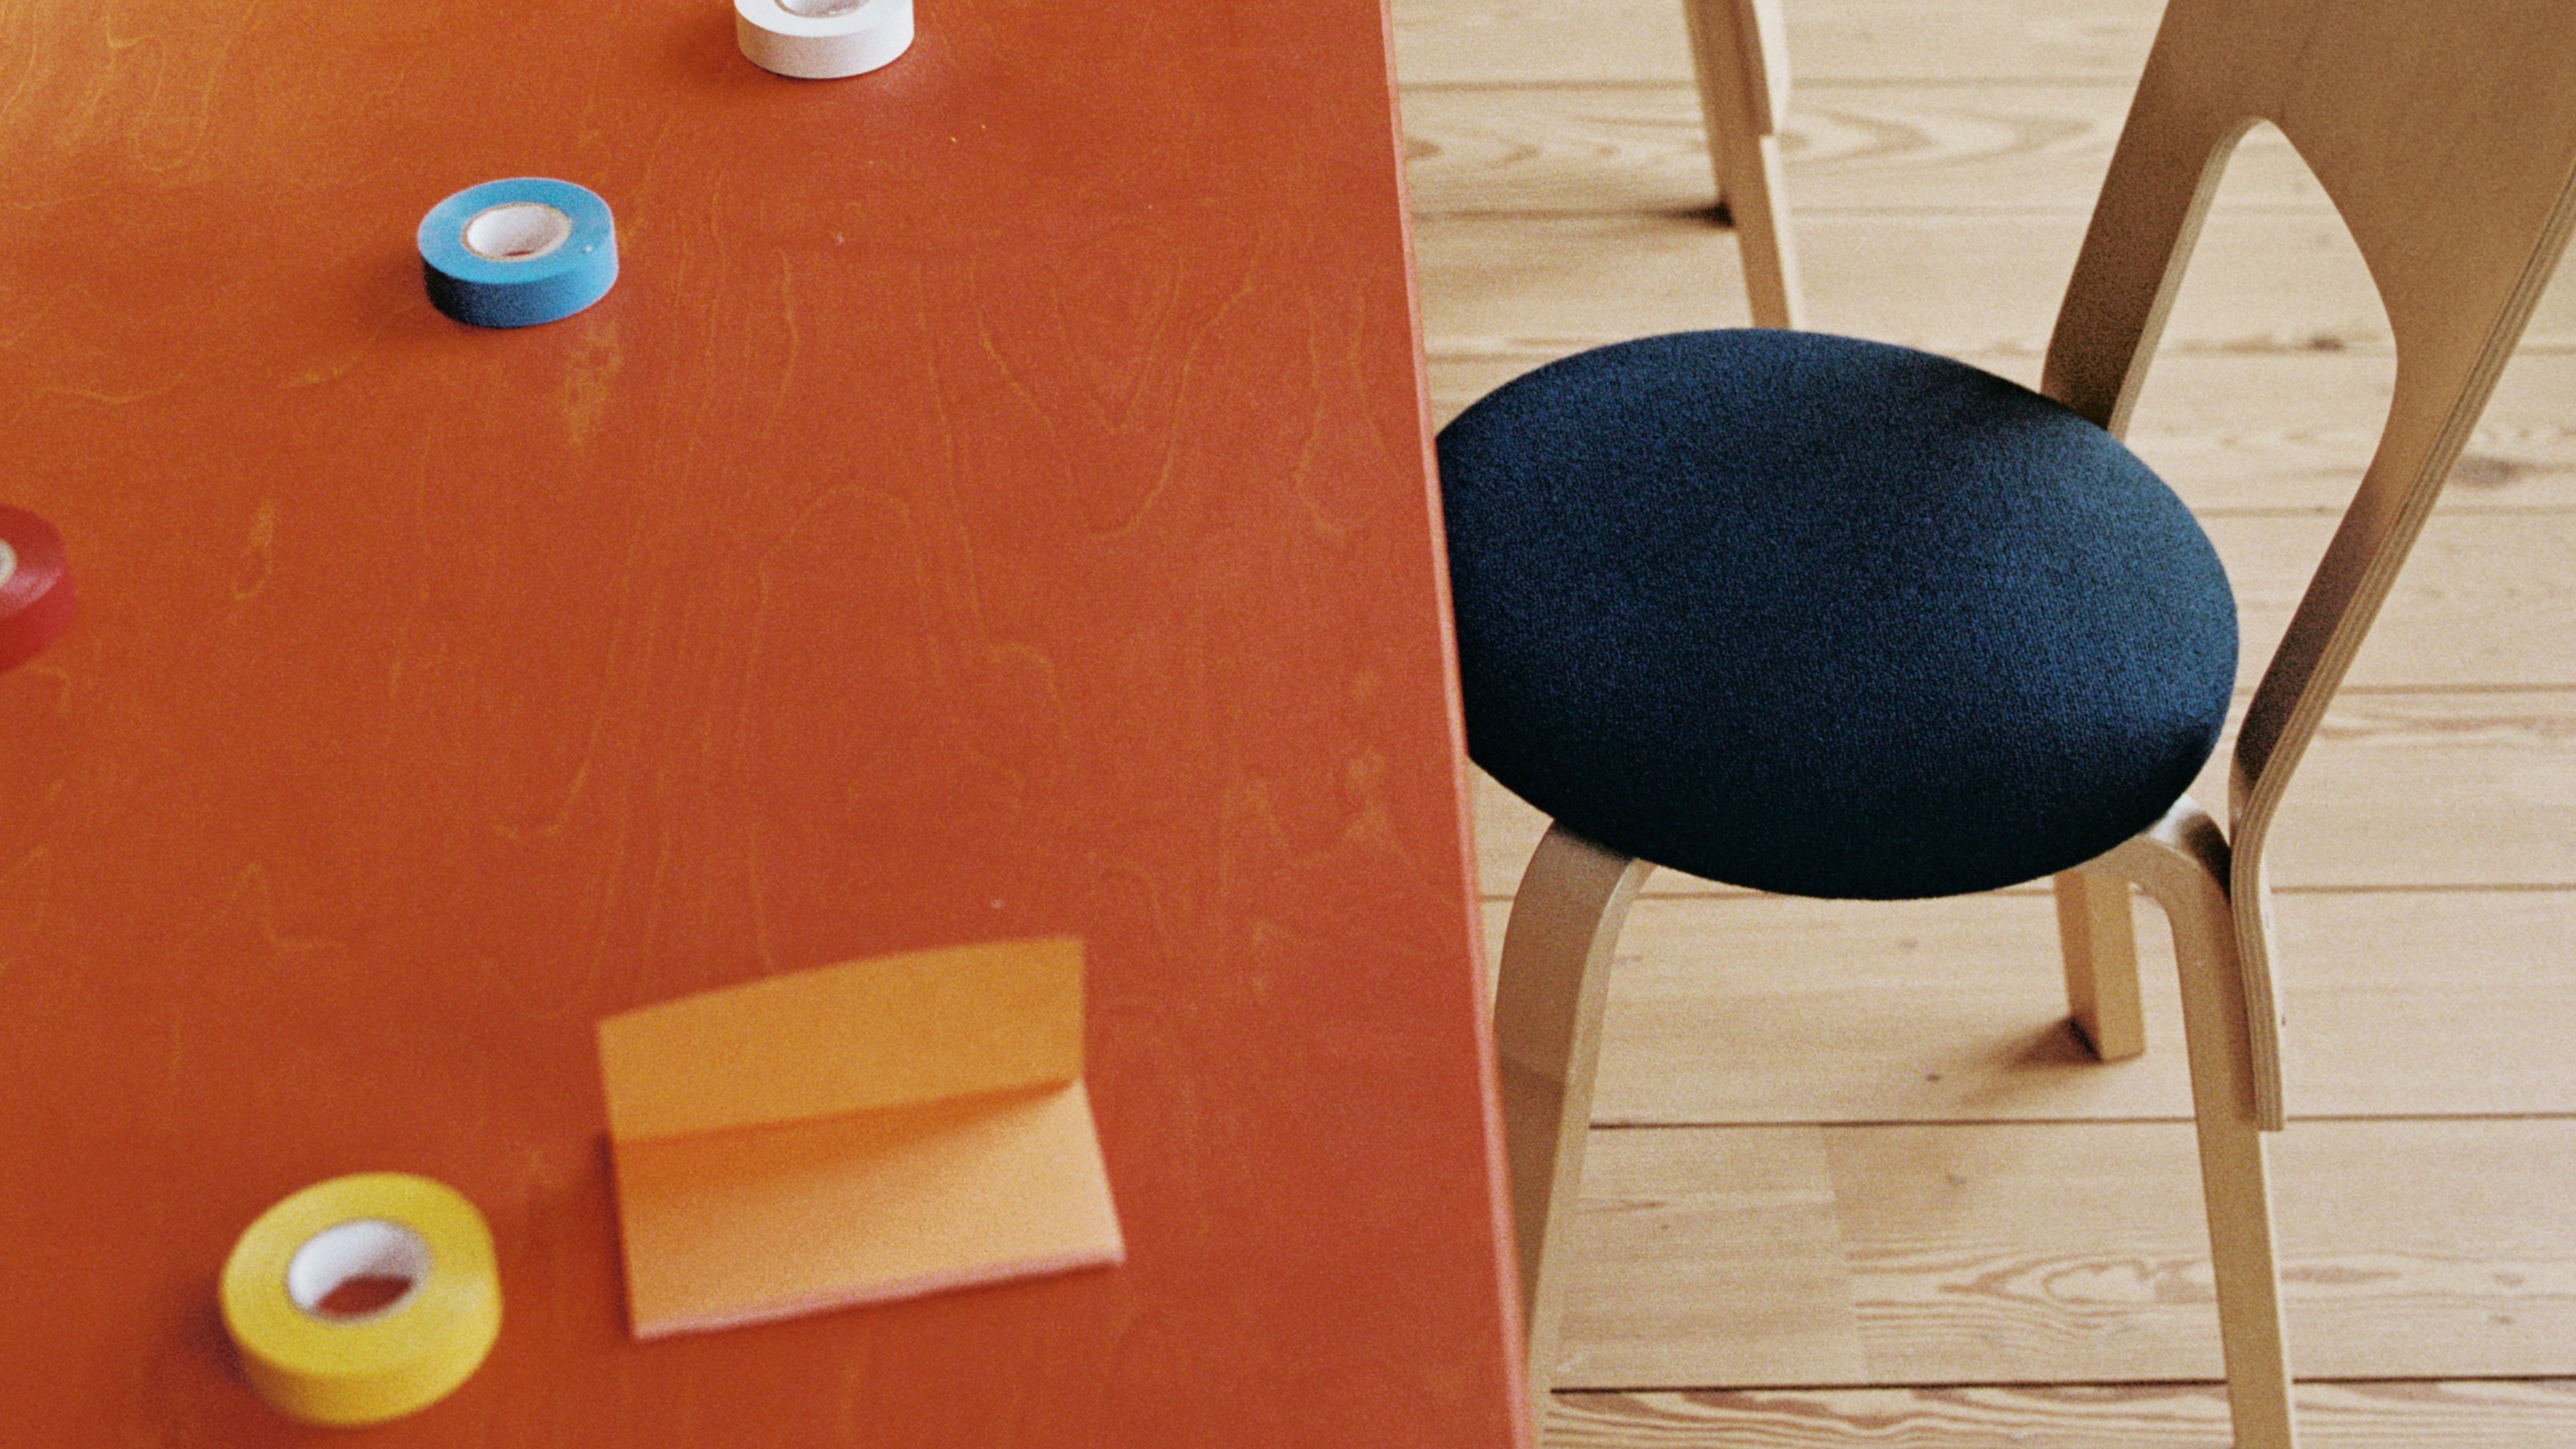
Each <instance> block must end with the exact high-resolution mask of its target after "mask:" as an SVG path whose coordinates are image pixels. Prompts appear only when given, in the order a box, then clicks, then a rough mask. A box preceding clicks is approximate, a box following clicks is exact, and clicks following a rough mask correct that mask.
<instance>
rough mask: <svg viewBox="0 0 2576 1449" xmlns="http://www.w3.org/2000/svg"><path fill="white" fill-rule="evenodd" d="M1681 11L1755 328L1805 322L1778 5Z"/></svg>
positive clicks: (1714, 0)
mask: <svg viewBox="0 0 2576 1449" xmlns="http://www.w3.org/2000/svg"><path fill="white" fill-rule="evenodd" d="M1682 15H1683V17H1684V18H1685V19H1686V20H1688V21H1689V22H1690V41H1691V62H1692V69H1693V70H1694V71H1695V72H1696V73H1697V75H1698V77H1699V107H1700V118H1701V120H1702V121H1703V122H1704V123H1705V124H1706V125H1707V128H1708V161H1709V168H1710V169H1711V170H1712V171H1714V172H1716V173H1717V197H1718V200H1719V201H1721V202H1723V203H1725V205H1726V209H1727V212H1728V214H1729V215H1730V216H1732V217H1733V218H1734V221H1735V237H1736V242H1737V244H1738V245H1740V246H1741V247H1742V248H1743V250H1744V290H1745V293H1746V296H1747V297H1748V298H1749V299H1750V300H1751V302H1752V303H1753V325H1754V326H1756V327H1800V326H1804V325H1805V316H1806V303H1805V301H1804V300H1802V298H1801V297H1800V294H1799V289H1798V253H1797V248H1796V246H1795V243H1794V240H1793V238H1792V237H1791V236H1790V233H1789V215H1788V211H1787V209H1786V206H1787V203H1786V201H1785V200H1784V199H1783V194H1782V189H1781V185H1780V134H1779V133H1780V118H1781V117H1782V115H1784V114H1785V113H1786V112H1787V111H1788V109H1789V46H1788V38H1787V24H1786V22H1785V21H1783V20H1782V18H1781V14H1780V0H1682Z"/></svg>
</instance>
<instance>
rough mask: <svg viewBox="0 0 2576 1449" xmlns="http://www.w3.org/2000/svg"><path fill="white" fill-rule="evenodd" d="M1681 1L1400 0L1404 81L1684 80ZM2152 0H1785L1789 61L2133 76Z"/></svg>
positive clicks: (1955, 71) (1871, 77)
mask: <svg viewBox="0 0 2576 1449" xmlns="http://www.w3.org/2000/svg"><path fill="white" fill-rule="evenodd" d="M1677 4H1678V0H1399V3H1398V4H1396V6H1395V7H1394V8H1395V41H1396V70H1397V73H1398V74H1400V75H1402V76H1403V77H1404V80H1405V83H1406V84H1407V85H1409V86H1428V85H1458V84H1475V85H1491V84H1496V83H1506V82H1510V83H1554V82H1575V83H1584V84H1598V83H1601V82H1618V83H1631V82H1639V81H1663V82H1687V81H1688V80H1689V79H1690V52H1689V51H1687V50H1686V49H1684V48H1683V44H1684V41H1683V34H1682V21H1681V13H1680V11H1679V10H1678V9H1677V8H1676V5H1677ZM2162 10H2163V7H2162V6H2161V5H2159V4H2158V3H2157V0H2090V3H2087V4H2085V5H2082V6H2080V7H2079V6H2073V5H2068V4H2066V3H2063V0H1914V3H1909V4H1903V5H1894V4H1889V3H1887V0H1792V3H1791V4H1790V5H1789V6H1788V7H1787V11H1788V20H1789V37H1788V38H1789V70H1790V74H1791V75H1792V76H1794V77H1796V78H1797V79H1798V80H1799V81H1800V82H1802V83H1804V82H1813V81H1834V80H1863V81H1887V80H1927V79H1928V80H1959V81H1964V80H1992V79H2004V80H2025V81H2038V82H2064V81H2115V82H2120V83H2124V84H2131V85H2134V84H2136V82H2137V78H2138V73H2139V71H2140V69H2141V68H2142V67H2144V66H2145V64H2146V59H2147V46H2148V44H2149V43H2150V42H2151V41H2152V40H2153V39H2154V38H2155V26H2156V19H2157V17H2158V16H2159V15H2160V14H2161V13H2162Z"/></svg>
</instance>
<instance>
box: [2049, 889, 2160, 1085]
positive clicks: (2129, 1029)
mask: <svg viewBox="0 0 2576 1449" xmlns="http://www.w3.org/2000/svg"><path fill="white" fill-rule="evenodd" d="M2057 938H2058V943H2059V945H2060V946H2061V947H2062V948H2063V949H2064V953H2065V957H2066V1004H2067V1007H2068V1009H2069V1011H2070V1012H2071V1013H2072V1015H2073V1016H2074V1019H2075V1030H2076V1031H2077V1032H2078V1033H2079V1034H2080V1035H2082V1036H2083V1038H2084V1044H2085V1045H2086V1046H2088V1047H2091V1048H2092V1049H2093V1055H2095V1056H2097V1057H2099V1058H2101V1059H2102V1060H2103V1061H2106V1062H2117V1061H2126V1060H2127V1059H2129V1058H2130V1057H2134V1056H2137V1055H2139V1054H2140V1053H2142V1052H2144V1051H2145V1050H2146V1049H2147V1021H2146V1012H2145V1010H2144V1008H2143V1007H2141V1006H2140V1004H2139V1000H2138V933H2137V928H2136V926H2135V925H2134V924H2133V923H2132V922H2131V920H2130V916H2129V883H2128V882H2127V881H2125V880H2122V879H2120V878H2119V877H2118V876H2114V875H2107V874H2104V873H2103V872H2100V871H2081V870H2070V871H2067V872H2065V873H2064V874H2062V875H2060V876H2059V877H2058V878H2057Z"/></svg>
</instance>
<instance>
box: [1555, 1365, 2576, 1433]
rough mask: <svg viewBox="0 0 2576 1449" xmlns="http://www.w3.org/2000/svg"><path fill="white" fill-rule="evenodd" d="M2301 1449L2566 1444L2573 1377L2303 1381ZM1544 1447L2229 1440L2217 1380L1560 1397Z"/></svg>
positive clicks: (2574, 1396) (2573, 1425)
mask: <svg viewBox="0 0 2576 1449" xmlns="http://www.w3.org/2000/svg"><path fill="white" fill-rule="evenodd" d="M2298 1405H2299V1432H2300V1441H2299V1442H2301V1443H2302V1444H2305V1445H2308V1446H2310V1449H2423V1446H2425V1445H2431V1444H2438V1445H2442V1446H2445V1449H2566V1446H2567V1445H2570V1444H2576V1382H2569V1381H2566V1380H2531V1381H2522V1382H2476V1381H2471V1382H2465V1383H2440V1382H2397V1383H2349V1384H2324V1383H2307V1384H2301V1385H2299V1386H2298ZM1547 1442H1548V1444H1549V1445H1551V1446H1553V1449H1864V1446H1866V1449H2226V1446H2227V1444H2228V1442H2229V1434H2228V1429H2227V1404H2226V1399H2225V1397H2224V1395H2223V1394H2222V1393H2221V1391H2220V1390H2219V1389H2217V1388H2216V1387H2214V1386H2212V1387H2164V1386H2157V1387H2126V1388H2102V1387H2093V1386H2080V1387H2063V1388H2060V1387H2041V1388H1956V1389H1844V1390H1830V1389H1827V1390H1803V1391H1795V1390H1789V1391H1784V1390H1761V1389H1755V1390H1742V1391H1735V1392H1716V1393H1697V1394H1672V1393H1660V1394H1659V1393H1641V1394H1563V1395H1559V1396H1558V1398H1557V1400H1556V1404H1555V1410H1554V1412H1553V1414H1551V1416H1550V1418H1549V1421H1548V1426H1547Z"/></svg>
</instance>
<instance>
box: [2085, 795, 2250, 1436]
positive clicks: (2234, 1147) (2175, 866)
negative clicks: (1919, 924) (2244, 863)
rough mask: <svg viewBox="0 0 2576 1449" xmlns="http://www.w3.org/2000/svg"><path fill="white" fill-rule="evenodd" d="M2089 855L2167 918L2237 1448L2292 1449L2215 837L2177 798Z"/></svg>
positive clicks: (2219, 843) (2223, 852)
mask: <svg viewBox="0 0 2576 1449" xmlns="http://www.w3.org/2000/svg"><path fill="white" fill-rule="evenodd" d="M2101 864H2102V866H2103V867H2104V868H2106V869H2108V870H2110V871H2115V872H2118V873H2119V874H2122V875H2125V876H2127V877H2128V878H2129V879H2131V880H2134V881H2136V882H2137V883H2138V884H2139V885H2141V886H2143V887H2145V888H2146V891H2147V893H2148V894H2149V895H2152V896H2154V897H2155V898H2156V901H2157V903H2158V904H2159V905H2161V906H2163V907H2164V911H2165V916H2166V918H2167V919H2168V920H2170V921H2171V922H2172V924H2173V934H2174V956H2175V959H2176V961H2177V962H2178V963H2179V964H2180V966H2181V968H2182V973H2181V974H2182V1015H2183V1037H2184V1041H2185V1044H2186V1046H2187V1047H2188V1049H2189V1052H2190V1056H2191V1098H2192V1112H2193V1115H2194V1118H2195V1119H2196V1121H2197V1123H2198V1126H2199V1133H2200V1181H2201V1188H2202V1191H2203V1192H2204V1193H2205V1194H2206V1195H2207V1197H2208V1202H2209V1246H2210V1256H2211V1258H2212V1261H2213V1263H2214V1265H2215V1267H2216V1269H2217V1277H2218V1332H2219V1338H2220V1342H2221V1344H2222V1346H2223V1348H2224V1351H2225V1354H2226V1361H2227V1402H2228V1408H2229V1412H2230V1413H2231V1414H2232V1416H2233V1417H2234V1420H2235V1424H2236V1443H2237V1449H2293V1445H2294V1444H2295V1443H2296V1435H2295V1433H2294V1432H2293V1429H2292V1427H2291V1413H2290V1366H2289V1358H2288V1355H2287V1353H2286V1351H2285V1348H2284V1343H2283V1335H2282V1326H2281V1283H2280V1275H2279V1271H2278V1268H2277V1266H2276V1264H2275V1250H2274V1244H2273V1238H2272V1197H2271V1187H2270V1183H2269V1172H2268V1161H2267V1153H2266V1146H2265V1142H2264V1137H2263V1132H2262V1130H2261V1127H2260V1126H2259V1122H2260V1120H2261V1119H2260V1117H2259V1115H2258V1113H2257V1111H2256V1107H2255V1096H2254V1048H2253V1033H2252V1030H2251V1027H2250V1024H2249V1021H2248V1018H2247V1016H2246V1001H2245V981H2244V978H2243V976H2242V975H2240V974H2239V972H2238V970H2237V962H2236V924H2235V919H2234V916H2233V914H2232V913H2231V911H2230V910H2229V906H2228V898H2227V889H2228V886H2227V881H2228V854H2227V839H2226V836H2225V835H2224V833H2222V832H2221V831H2220V830H2219V828H2218V822H2216V821H2214V820H2212V819H2210V817H2209V813H2208V812H2207V811H2205V810H2203V809H2201V808H2200V806H2199V805H2198V804H2196V803H2194V802H2193V801H2192V800H2190V799H2189V798H2185V799H2183V800H2182V801H2180V802H2179V803H2177V804H2176V805H2175V806H2174V808H2173V809H2172V810H2171V811H2169V812H2167V813H2166V815H2165V818H2164V819H2163V820H2161V821H2159V822H2157V824H2156V825H2155V827H2154V828H2153V829H2151V830H2149V831H2147V832H2146V833H2145V834H2143V835H2140V836H2138V837H2137V838H2135V839H2133V840H2131V841H2130V842H2129V843H2128V844H2126V845H2123V846H2121V847H2120V848H2119V849H2117V850H2115V851H2113V852H2111V853H2110V854H2109V855H2106V856H2104V857H2103V858H2102V862H2101Z"/></svg>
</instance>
